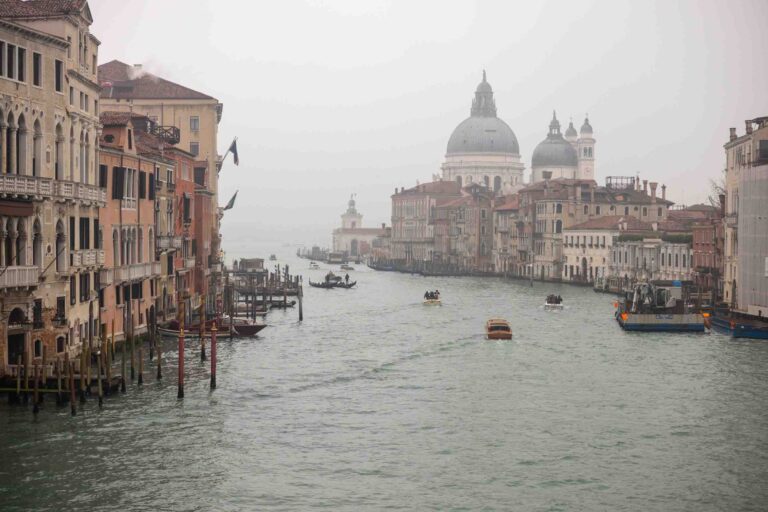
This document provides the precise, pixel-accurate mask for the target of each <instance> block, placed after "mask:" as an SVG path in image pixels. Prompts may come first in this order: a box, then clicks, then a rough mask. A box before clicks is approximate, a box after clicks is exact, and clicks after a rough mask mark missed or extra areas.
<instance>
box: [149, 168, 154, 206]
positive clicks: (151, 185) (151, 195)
mask: <svg viewBox="0 0 768 512" xmlns="http://www.w3.org/2000/svg"><path fill="white" fill-rule="evenodd" d="M149 198H150V199H152V200H154V199H155V175H154V174H150V175H149Z"/></svg>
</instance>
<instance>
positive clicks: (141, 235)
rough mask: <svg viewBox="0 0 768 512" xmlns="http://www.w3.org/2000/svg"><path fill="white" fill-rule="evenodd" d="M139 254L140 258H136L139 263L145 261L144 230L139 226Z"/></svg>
mask: <svg viewBox="0 0 768 512" xmlns="http://www.w3.org/2000/svg"><path fill="white" fill-rule="evenodd" d="M137 256H138V258H137V259H136V261H138V262H139V263H142V262H143V261H144V230H143V229H142V228H139V244H138V250H137Z"/></svg>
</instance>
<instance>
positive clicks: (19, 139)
mask: <svg viewBox="0 0 768 512" xmlns="http://www.w3.org/2000/svg"><path fill="white" fill-rule="evenodd" d="M26 173H27V121H26V119H25V118H24V114H21V115H20V116H19V123H18V131H17V132H16V174H26Z"/></svg>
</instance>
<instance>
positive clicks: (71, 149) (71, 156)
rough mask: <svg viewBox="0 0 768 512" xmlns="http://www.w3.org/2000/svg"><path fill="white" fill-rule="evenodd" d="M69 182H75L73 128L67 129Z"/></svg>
mask: <svg viewBox="0 0 768 512" xmlns="http://www.w3.org/2000/svg"><path fill="white" fill-rule="evenodd" d="M67 178H68V179H69V181H75V127H74V126H72V127H71V128H70V129H69V174H68V175H67Z"/></svg>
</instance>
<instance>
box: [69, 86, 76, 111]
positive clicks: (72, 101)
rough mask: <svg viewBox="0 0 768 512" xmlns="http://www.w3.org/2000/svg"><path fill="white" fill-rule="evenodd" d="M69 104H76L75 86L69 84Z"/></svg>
mask: <svg viewBox="0 0 768 512" xmlns="http://www.w3.org/2000/svg"><path fill="white" fill-rule="evenodd" d="M69 104H70V105H73V106H74V104H75V88H74V87H72V86H71V85H70V86H69Z"/></svg>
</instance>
